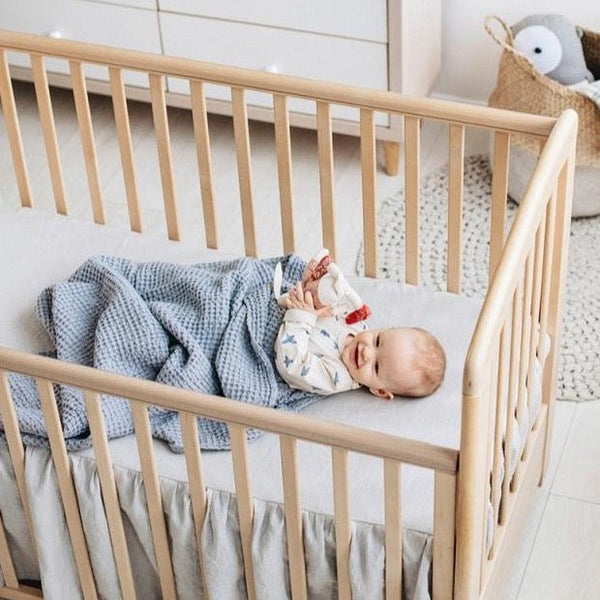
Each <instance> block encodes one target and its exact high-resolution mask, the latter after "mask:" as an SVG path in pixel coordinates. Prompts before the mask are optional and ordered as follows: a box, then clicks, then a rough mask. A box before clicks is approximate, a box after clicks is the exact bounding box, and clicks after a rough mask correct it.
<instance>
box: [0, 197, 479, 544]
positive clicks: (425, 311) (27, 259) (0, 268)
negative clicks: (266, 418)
mask: <svg viewBox="0 0 600 600" xmlns="http://www.w3.org/2000/svg"><path fill="white" fill-rule="evenodd" d="M96 254H110V255H117V256H123V257H127V258H131V259H135V260H164V261H172V262H181V263H190V262H200V261H203V260H217V259H219V258H231V255H226V254H223V253H219V252H216V251H211V250H208V251H207V250H204V249H202V250H201V249H199V248H197V247H195V246H194V245H190V244H187V243H177V242H169V241H166V240H164V239H161V238H158V237H155V236H152V235H144V236H141V235H139V234H135V233H131V232H129V231H127V230H124V229H114V228H108V227H101V226H98V225H94V224H91V223H84V222H80V221H76V220H73V219H70V218H69V219H68V218H65V217H61V216H57V215H52V216H49V215H48V214H47V213H46V214H44V213H38V212H36V211H32V210H29V209H22V210H21V211H18V212H16V213H4V214H1V215H0V281H2V294H0V345H2V346H8V347H11V348H15V349H19V350H26V351H35V352H37V351H41V350H45V349H47V348H48V344H49V340H48V339H47V337H46V335H45V333H44V331H43V330H42V328H41V326H40V325H39V323H38V322H37V320H36V317H35V315H34V306H35V302H36V298H37V295H38V294H39V293H40V292H41V291H42V289H44V288H45V287H46V286H48V285H51V284H52V283H55V282H57V281H60V280H62V279H65V278H66V277H68V276H69V275H70V274H71V273H72V272H73V271H74V270H75V269H76V268H77V267H78V266H79V265H80V264H81V263H82V262H83V261H84V260H85V259H86V258H88V257H90V256H93V255H96ZM352 282H353V285H354V286H355V287H356V289H357V290H358V291H359V293H360V294H361V295H362V297H363V298H364V299H365V301H366V302H367V303H368V304H369V305H370V306H371V308H372V310H373V316H372V317H371V319H370V320H369V324H370V326H371V327H381V326H387V325H411V326H419V327H424V328H427V329H429V330H430V331H431V332H432V333H434V334H435V335H436V336H438V338H439V339H440V341H441V343H442V345H443V347H444V348H445V350H446V354H447V371H446V378H445V381H444V383H443V384H442V386H441V387H440V388H439V390H438V391H437V392H436V393H435V394H433V395H432V396H430V397H428V398H424V399H420V400H402V399H395V400H394V401H391V402H388V401H385V400H379V399H376V398H374V397H373V396H371V395H370V394H369V393H368V392H365V391H362V390H354V391H351V392H345V393H342V394H338V395H335V396H331V397H327V398H323V399H322V400H320V401H318V402H316V403H314V404H312V405H311V406H309V407H308V408H306V409H305V410H304V411H303V414H305V415H312V416H314V417H316V418H319V419H323V420H330V421H338V422H342V423H346V424H350V425H355V426H358V427H363V428H367V429H373V430H378V431H384V432H386V433H391V434H396V435H399V436H404V437H407V438H411V439H415V440H422V441H426V442H430V443H433V444H439V445H442V446H447V447H450V448H456V449H458V447H459V440H460V408H461V407H460V403H461V387H462V366H463V363H464V357H465V354H466V351H467V348H468V343H469V340H470V336H471V333H472V331H473V327H474V324H475V321H476V319H477V315H478V311H479V308H480V303H479V302H478V301H474V300H472V299H468V298H464V297H459V296H456V295H453V294H446V293H434V292H428V291H425V290H421V289H418V288H415V287H413V286H406V285H402V284H398V283H395V282H391V281H386V280H380V281H376V280H369V279H366V278H358V279H354V280H352ZM110 447H111V452H112V454H113V459H114V462H115V464H118V465H121V466H125V467H131V468H135V469H137V468H138V461H137V449H136V445H135V440H134V438H133V436H128V437H126V438H121V439H117V440H113V441H111V443H110ZM155 449H156V458H157V465H158V469H159V472H160V474H161V476H162V477H167V478H171V479H174V480H187V474H186V467H185V460H184V457H183V455H177V454H174V453H172V452H171V451H170V450H169V449H168V448H167V446H166V444H164V443H162V442H160V441H155ZM249 449H250V453H249V454H250V464H251V482H252V488H253V494H254V495H255V497H257V498H261V499H263V500H275V501H281V500H282V492H281V469H280V464H279V446H278V440H277V436H275V435H272V434H265V435H263V436H262V437H261V438H259V439H258V440H257V441H255V442H252V443H251V444H250V445H249ZM80 454H82V455H84V456H89V457H93V450H92V449H87V450H84V451H82V452H81V453H80ZM203 460H204V468H205V481H206V485H207V486H208V487H210V488H213V489H220V490H225V491H234V489H235V488H234V483H233V474H232V468H231V454H230V453H229V452H214V451H213V452H203ZM350 465H351V473H350V480H351V507H352V517H353V519H355V520H359V521H367V522H372V523H382V522H383V485H382V475H383V465H382V461H381V460H379V459H374V458H370V457H366V456H363V455H359V454H356V453H352V454H351V460H350ZM299 476H300V488H301V494H302V502H303V507H304V508H306V509H308V510H313V511H316V512H322V513H332V512H333V501H332V484H331V458H330V450H329V449H327V448H326V447H323V446H320V445H317V444H312V443H304V442H301V443H300V444H299ZM402 477H403V480H402V494H403V498H402V503H403V506H402V511H403V512H402V514H403V521H404V526H405V527H406V528H409V529H414V530H418V531H423V532H427V533H431V532H432V523H433V472H431V471H429V470H427V469H420V468H417V467H412V466H410V465H403V468H402Z"/></svg>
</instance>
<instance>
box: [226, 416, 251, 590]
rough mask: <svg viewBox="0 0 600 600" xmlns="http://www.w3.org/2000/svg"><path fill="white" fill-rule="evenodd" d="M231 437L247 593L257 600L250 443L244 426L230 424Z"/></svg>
mask: <svg viewBox="0 0 600 600" xmlns="http://www.w3.org/2000/svg"><path fill="white" fill-rule="evenodd" d="M228 427H229V435H230V436H231V455H232V460H233V476H234V478H235V496H236V498H237V507H238V517H239V522H240V537H241V539H242V554H243V556H244V573H245V575H246V592H247V594H248V600H256V589H255V585H254V564H253V562H252V521H253V519H254V506H253V503H252V491H251V488H250V463H249V462H248V441H247V439H246V428H245V427H243V426H242V425H236V424H234V423H228Z"/></svg>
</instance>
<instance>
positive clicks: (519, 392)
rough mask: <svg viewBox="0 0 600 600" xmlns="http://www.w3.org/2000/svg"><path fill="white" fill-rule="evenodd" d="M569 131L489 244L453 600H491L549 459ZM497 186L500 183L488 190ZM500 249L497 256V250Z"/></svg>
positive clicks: (474, 348)
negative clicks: (455, 599) (489, 273)
mask: <svg viewBox="0 0 600 600" xmlns="http://www.w3.org/2000/svg"><path fill="white" fill-rule="evenodd" d="M576 126H577V117H576V115H575V114H572V113H565V114H563V115H562V116H561V117H560V119H559V121H558V123H557V126H556V129H555V130H554V131H553V133H552V134H551V135H550V137H549V139H548V140H547V142H546V143H545V144H543V145H542V152H541V154H540V157H539V161H538V165H537V167H536V170H535V172H534V175H533V178H532V181H531V183H530V186H529V188H528V191H527V194H526V197H525V200H524V202H523V203H522V206H521V209H520V211H519V212H518V213H517V216H516V218H515V221H514V223H513V225H512V227H511V229H510V231H509V233H508V236H507V237H506V239H505V240H503V238H502V236H501V234H500V231H498V232H497V233H496V234H495V235H493V236H492V239H493V240H494V244H493V247H492V248H491V253H492V257H493V258H492V261H491V262H492V268H493V278H492V283H491V286H490V290H489V292H488V295H487V297H486V299H485V301H484V305H483V308H482V311H481V315H480V317H479V320H478V323H477V326H476V329H475V333H474V336H473V340H472V342H471V346H470V348H469V352H468V355H467V361H466V365H465V373H464V380H463V411H462V431H461V461H460V469H459V486H458V488H459V489H458V507H457V508H458V510H457V563H456V577H457V579H456V588H455V593H456V596H457V597H459V598H463V597H464V598H480V597H484V596H485V597H486V598H487V597H490V598H491V597H495V596H493V589H494V586H495V585H497V583H498V577H499V576H498V573H499V572H501V570H502V569H503V568H504V566H503V565H506V563H507V561H508V560H509V559H508V558H507V556H508V555H509V554H510V553H511V551H512V550H511V549H512V548H513V547H514V543H515V540H516V538H515V534H514V529H515V528H517V527H519V522H522V519H523V514H526V511H525V513H524V510H525V509H524V508H523V507H524V506H525V505H526V504H527V503H528V502H530V496H531V493H532V489H534V488H533V486H534V484H533V483H532V482H533V481H535V484H538V483H540V484H541V479H542V478H543V467H542V473H540V472H539V470H538V469H539V467H540V464H543V461H544V460H546V456H547V455H546V450H547V442H546V437H547V436H548V432H549V431H550V430H551V419H552V410H553V406H554V400H555V386H556V367H557V363H556V355H557V354H558V352H559V350H560V328H561V307H562V304H561V303H562V301H563V300H562V299H563V294H564V288H561V287H560V286H561V284H564V278H565V272H566V267H565V265H566V263H565V262H564V261H565V260H566V258H565V255H566V253H567V251H568V240H567V236H568V233H566V232H568V230H569V223H570V207H571V202H572V175H573V171H572V169H573V160H574V159H573V156H574V155H573V152H574V148H575V139H576ZM507 143H508V140H507V139H506V137H505V136H501V137H499V138H498V139H497V142H496V148H497V150H498V152H497V154H496V160H497V161H498V166H499V167H500V168H501V169H502V171H501V172H502V173H504V166H505V165H506V160H507V154H506V152H505V150H506V147H507ZM504 186H505V183H504V177H503V176H502V180H501V181H499V182H498V183H497V188H496V189H500V190H502V191H503V190H504ZM498 193H499V192H498ZM497 210H498V212H499V213H500V212H501V211H502V209H501V208H499V207H498V209H497ZM497 214H498V213H497ZM496 219H497V222H499V221H500V218H499V217H496ZM492 220H493V221H494V218H492ZM501 244H502V245H503V246H504V249H503V250H502V251H501V252H498V250H497V248H499V247H500V245H501ZM554 294H557V298H556V299H554ZM551 305H553V309H552V310H550V306H551ZM544 446H546V450H544ZM482 449H487V450H486V451H485V452H482ZM540 457H543V458H542V460H540ZM517 515H521V516H520V517H518V516H517ZM490 582H495V583H490Z"/></svg>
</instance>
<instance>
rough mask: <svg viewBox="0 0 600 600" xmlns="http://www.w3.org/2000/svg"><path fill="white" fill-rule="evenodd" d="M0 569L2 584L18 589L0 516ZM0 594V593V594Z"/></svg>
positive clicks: (15, 573) (17, 581)
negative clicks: (2, 578)
mask: <svg viewBox="0 0 600 600" xmlns="http://www.w3.org/2000/svg"><path fill="white" fill-rule="evenodd" d="M0 569H2V575H3V576H4V582H5V583H4V584H5V585H7V586H8V587H11V588H18V587H19V580H18V579H17V572H16V571H15V565H14V563H13V560H12V556H11V555H10V549H9V548H8V540H7V538H6V530H5V529H4V522H3V521H2V516H1V515H0ZM0 593H1V592H0Z"/></svg>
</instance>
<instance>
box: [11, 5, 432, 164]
mask: <svg viewBox="0 0 600 600" xmlns="http://www.w3.org/2000/svg"><path fill="white" fill-rule="evenodd" d="M0 28H2V29H12V30H16V31H23V32H27V33H36V34H42V35H50V36H55V37H62V38H67V39H74V40H80V41H87V42H93V43H97V44H106V45H110V46H117V47H121V48H129V49H136V50H142V51H145V52H156V53H161V52H162V53H164V54H168V55H172V56H183V57H186V58H195V59H199V60H203V61H207V62H215V63H222V64H227V65H235V66H239V67H247V68H251V69H258V70H265V71H271V72H278V73H285V74H289V75H297V76H301V77H308V78H312V79H321V80H324V81H331V82H338V83H345V84H350V85H357V86H362V87H368V88H373V89H384V90H386V89H389V90H394V91H400V92H405V93H408V94H414V95H426V94H428V93H429V91H430V89H431V86H432V85H433V82H434V80H435V77H436V75H437V73H438V71H439V67H440V59H441V0H345V2H340V1H339V0H319V2H318V3H316V2H298V1H297V0H253V1H252V2H248V1H247V0H202V1H199V0H118V1H116V0H115V1H108V0H103V1H97V0H43V1H40V0H3V1H2V2H0ZM9 60H10V62H11V65H13V66H14V67H17V68H16V69H13V74H14V75H15V76H16V77H23V78H28V61H27V58H26V57H24V56H18V55H14V56H9ZM46 66H47V69H48V72H49V80H50V82H51V83H53V84H55V85H69V80H68V77H67V76H66V75H65V74H66V73H68V65H67V64H66V63H65V62H64V61H48V63H47V65H46ZM87 69H88V70H87V74H88V75H89V76H90V77H92V78H94V79H95V80H97V81H98V84H97V85H95V86H94V85H90V86H89V87H90V90H92V91H96V92H100V93H108V91H109V90H108V84H107V83H103V82H106V81H107V79H108V73H107V72H106V70H103V69H100V68H94V67H88V68H87ZM125 83H126V84H128V88H127V92H128V94H129V95H130V97H133V98H138V99H146V98H147V96H146V95H145V94H146V93H145V88H147V86H148V82H147V80H144V79H143V78H142V77H140V76H139V75H138V74H136V73H127V74H126V76H125ZM167 90H168V94H167V101H168V103H169V104H171V105H174V106H183V107H185V106H189V97H188V92H189V90H188V86H187V83H186V82H184V81H181V80H175V79H169V80H168V81H167ZM206 94H207V98H208V100H209V101H208V109H209V110H210V111H212V112H218V113H221V114H230V112H231V107H230V95H229V90H227V89H226V88H223V87H219V86H207V89H206ZM247 102H248V114H249V116H250V118H253V119H260V120H266V121H270V120H272V110H271V107H272V103H271V102H272V101H271V98H270V97H269V96H268V95H266V94H259V93H249V94H248V96H247ZM289 108H290V122H291V123H292V125H297V126H301V127H313V128H314V127H315V118H314V114H315V106H314V103H310V102H307V101H303V100H292V101H291V102H290V105H289ZM332 117H333V131H335V132H339V133H346V134H350V135H358V132H359V129H358V111H356V110H355V109H352V108H349V107H334V108H333V109H332ZM376 125H377V138H378V139H380V140H383V141H384V142H386V143H385V150H386V168H387V171H388V172H389V173H391V174H393V173H395V171H396V169H397V166H396V165H397V160H398V159H397V154H398V152H397V150H398V144H397V142H398V141H400V140H401V137H402V130H401V120H400V119H398V118H392V119H390V118H388V116H387V115H384V114H377V115H376Z"/></svg>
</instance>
